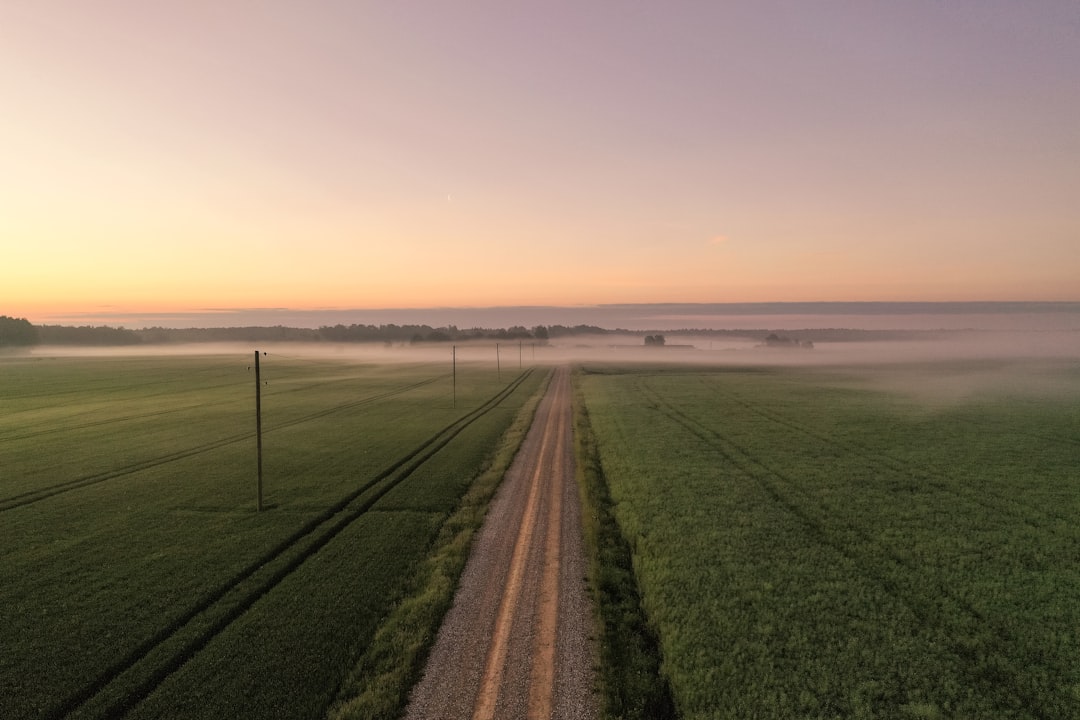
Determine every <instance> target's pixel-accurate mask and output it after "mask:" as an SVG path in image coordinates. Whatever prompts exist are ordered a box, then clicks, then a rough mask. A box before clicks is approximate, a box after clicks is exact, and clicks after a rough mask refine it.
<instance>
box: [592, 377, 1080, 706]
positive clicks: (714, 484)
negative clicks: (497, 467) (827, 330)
mask: <svg viewBox="0 0 1080 720" xmlns="http://www.w3.org/2000/svg"><path fill="white" fill-rule="evenodd" d="M576 382H577V383H578V391H579V394H580V397H582V398H583V399H584V406H585V409H586V411H587V415H588V422H589V426H590V427H591V433H592V436H593V439H594V441H595V446H596V448H597V454H598V457H599V461H600V466H601V468H602V472H603V477H604V479H605V481H606V483H607V486H608V489H609V491H610V496H611V501H612V507H613V514H614V516H615V518H616V520H617V524H618V526H619V528H620V529H621V532H622V534H623V536H624V538H625V540H626V542H627V544H628V546H629V548H630V553H631V555H632V562H633V568H634V573H635V575H636V577H637V583H638V586H639V589H640V593H641V598H642V600H641V602H642V605H643V607H644V610H645V612H646V615H647V617H648V619H649V623H650V624H651V626H652V628H653V630H654V631H655V633H656V635H657V637H658V643H659V646H660V651H661V654H662V671H663V673H664V675H665V676H666V678H667V680H668V681H669V683H670V688H671V693H672V695H673V697H674V703H675V705H676V707H677V710H678V712H679V714H680V715H681V716H682V717H686V718H718V717H722V718H766V717H767V718H774V717H775V718H781V717H790V718H796V717H798V718H936V717H950V718H990V717H993V718H1076V717H1080V365H1078V364H1077V363H1075V362H1072V363H1068V362H1063V361H1061V362H1053V361H1028V362H1025V363H1013V362H1009V361H1004V360H1001V361H963V362H961V361H948V362H945V361H942V362H928V363H924V364H921V365H908V366H901V365H896V366H885V365H878V366H862V367H849V368H843V367H832V368H816V369H815V368H797V367H782V368H781V367H757V368H738V367H726V368H725V367H712V368H695V367H681V368H677V367H644V366H641V367H629V366H623V367H620V366H601V365H597V364H587V365H585V366H584V367H583V368H582V371H581V372H580V373H579V374H578V376H577V379H576Z"/></svg>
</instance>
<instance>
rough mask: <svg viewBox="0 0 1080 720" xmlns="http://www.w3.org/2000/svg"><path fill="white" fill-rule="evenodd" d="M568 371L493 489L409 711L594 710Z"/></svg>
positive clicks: (541, 714) (460, 714) (518, 713)
mask: <svg viewBox="0 0 1080 720" xmlns="http://www.w3.org/2000/svg"><path fill="white" fill-rule="evenodd" d="M571 428H572V423H571V402H570V374H569V370H568V369H566V368H559V369H557V370H556V371H555V373H554V375H553V377H552V380H551V384H550V386H549V387H548V390H547V393H546V395H545V396H544V398H543V400H542V401H541V403H540V406H539V407H538V408H537V412H536V417H535V419H534V420H533V424H532V427H531V428H530V430H529V432H528V434H527V435H526V438H525V442H524V443H523V444H522V446H521V449H520V450H519V452H518V455H517V457H516V458H515V460H514V463H513V465H512V466H511V468H510V470H509V472H508V473H507V475H506V477H505V478H504V480H503V483H502V485H501V486H500V488H499V491H498V493H496V495H495V498H494V499H493V500H492V504H491V507H490V508H489V510H488V514H487V517H486V519H485V521H484V526H483V528H481V530H480V533H479V534H478V536H477V537H476V539H475V541H474V543H473V549H472V554H471V555H470V557H469V562H468V564H467V565H466V567H465V572H464V574H463V575H462V578H461V583H460V586H459V587H458V590H457V594H456V595H455V597H454V605H453V607H452V608H451V610H450V612H449V613H447V616H446V619H445V620H444V621H443V626H442V628H441V629H440V631H439V637H438V639H437V640H436V642H435V647H434V649H433V650H432V653H431V656H430V658H429V659H428V665H427V668H426V669H425V671H424V677H423V679H422V680H421V682H420V683H419V684H418V685H417V686H416V688H415V689H414V690H413V695H412V698H411V700H410V703H409V709H408V713H407V715H406V717H407V718H410V719H417V720H419V719H421V718H422V719H424V720H435V719H442V718H446V719H447V720H449V719H451V718H452V719H454V720H459V719H462V720H464V719H468V720H489V719H491V718H499V720H504V719H507V718H530V719H532V718H545V719H546V718H560V719H562V718H582V719H587V718H593V717H595V716H596V712H595V707H596V700H595V698H594V696H593V665H594V655H593V647H592V642H591V640H590V633H591V631H592V626H591V615H590V609H589V598H588V595H587V590H586V584H585V572H586V565H585V554H584V548H583V545H582V535H581V509H580V503H579V500H578V493H577V484H576V482H575V479H574V453H573V444H572V436H571Z"/></svg>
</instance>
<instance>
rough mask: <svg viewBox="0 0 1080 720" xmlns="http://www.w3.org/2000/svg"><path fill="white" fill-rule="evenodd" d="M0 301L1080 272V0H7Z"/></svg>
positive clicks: (1009, 295) (761, 288) (1045, 287)
mask: <svg viewBox="0 0 1080 720" xmlns="http://www.w3.org/2000/svg"><path fill="white" fill-rule="evenodd" d="M0 158H2V160H0V258H2V260H0V314H7V315H12V316H16V317H27V318H30V319H31V320H33V321H35V322H47V321H48V320H49V319H50V318H54V317H61V316H63V317H71V316H73V315H77V316H80V317H86V318H93V317H97V316H109V315H115V314H116V313H137V312H142V313H190V312H200V311H204V310H205V311H213V312H222V311H230V312H231V311H235V310H238V309H252V308H279V309H281V308H287V309H297V310H316V309H330V310H341V309H349V308H424V307H489V306H521V305H556V306H591V305H600V304H606V303H722V302H763V301H793V302H795V301H959V300H963V301H975V300H1009V301H1017V300H1019V301H1025V300H1038V301H1076V300H1080V207H1078V206H1080V4H1077V3H1076V2H1075V0H1030V1H1028V2H1015V1H1013V0H1009V1H1007V2H1006V1H1001V0H949V1H948V2H942V1H941V0H908V1H906V2H902V3H897V2H891V1H886V0H858V1H857V0H821V1H816V2H805V0H792V1H790V2H781V1H777V0H760V1H755V2H719V1H711V2H670V3H666V2H665V3H660V2H633V1H619V2H614V1H596V2H584V3H583V2H561V1H559V0H555V1H553V2H487V1H486V0H485V1H478V2H456V3H451V2H408V3H400V2H379V3H375V2H361V1H350V2H346V1H344V0H342V1H322V2H275V1H272V0H265V1H262V0H261V1H258V2H256V1H255V0H235V1H226V2H221V1H220V0H214V1H213V2H203V1H201V0H189V1H188V2H182V3H148V2H141V1H136V0H131V1H126V0H125V1H118V0H100V1H99V2H92V3H91V2H81V1H79V2H71V1H62V0H61V1H52V0H2V2H0Z"/></svg>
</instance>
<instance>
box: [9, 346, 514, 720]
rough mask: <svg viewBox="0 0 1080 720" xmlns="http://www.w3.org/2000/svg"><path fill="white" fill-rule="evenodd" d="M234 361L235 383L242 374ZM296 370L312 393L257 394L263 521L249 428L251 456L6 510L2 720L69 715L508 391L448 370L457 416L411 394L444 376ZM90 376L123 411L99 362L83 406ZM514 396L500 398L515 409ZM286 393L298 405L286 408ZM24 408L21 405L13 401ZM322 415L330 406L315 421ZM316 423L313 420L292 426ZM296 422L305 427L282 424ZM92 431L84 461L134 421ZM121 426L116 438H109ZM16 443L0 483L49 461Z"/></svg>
mask: <svg viewBox="0 0 1080 720" xmlns="http://www.w3.org/2000/svg"><path fill="white" fill-rule="evenodd" d="M178 360H179V359H176V358H171V359H167V360H166V359H161V358H140V359H139V362H140V363H145V364H147V365H154V366H155V367H156V368H157V373H158V377H160V378H170V377H171V376H172V374H173V373H174V372H176V370H177V366H174V365H172V364H171V362H172V361H178ZM220 363H221V359H220V358H212V359H210V360H208V366H209V367H214V368H216V367H218V366H220ZM238 365H239V368H240V370H239V373H240V375H241V376H243V373H244V366H243V365H242V363H240V364H238ZM306 365H307V364H305V363H299V362H297V363H295V367H293V368H292V371H293V375H292V377H294V378H296V382H295V383H294V385H295V386H296V387H300V386H301V385H303V384H304V383H305V382H306V384H307V385H308V386H309V389H308V390H306V391H297V392H288V393H287V392H284V391H281V392H279V394H278V396H277V397H276V398H275V397H274V396H273V395H272V394H270V393H269V392H268V393H267V394H268V395H269V399H271V400H272V401H273V402H270V403H267V402H265V401H266V400H267V397H266V396H264V409H265V410H266V415H267V416H269V418H271V419H270V422H269V423H268V424H269V425H270V426H271V427H274V424H273V423H274V422H278V423H279V427H280V429H279V430H278V431H276V437H277V440H276V441H275V439H274V438H275V432H270V433H268V434H267V438H266V440H267V443H266V469H267V481H266V498H267V503H268V505H269V506H270V507H271V509H270V511H269V512H264V513H262V514H256V513H255V512H254V447H253V446H254V440H253V435H252V441H251V443H250V445H251V447H246V448H245V447H243V444H242V443H241V444H237V445H236V446H233V445H229V446H225V447H220V448H217V449H214V450H212V451H209V452H206V453H203V454H200V455H195V456H190V457H186V458H182V459H179V460H167V461H164V462H162V463H160V464H158V465H155V466H154V467H152V468H148V469H143V470H140V471H138V472H132V473H128V474H125V475H122V476H118V477H116V478H113V479H110V480H108V481H106V482H101V483H98V484H95V485H93V486H91V487H86V488H81V489H78V490H74V491H72V492H68V493H65V494H61V495H56V496H54V497H50V498H48V499H45V500H41V501H40V502H36V503H32V504H30V505H27V506H24V507H18V508H14V509H11V510H8V511H6V512H4V513H3V520H4V522H3V523H0V534H2V535H3V542H2V544H0V547H2V549H0V570H2V571H3V572H4V575H5V577H6V578H8V579H9V581H8V582H6V583H5V584H4V585H3V587H2V588H0V608H3V612H4V616H5V618H10V619H11V620H10V622H6V623H5V624H4V627H3V628H0V635H2V637H0V644H3V646H4V648H5V652H4V653H3V654H2V657H0V711H2V714H3V715H4V717H41V716H48V715H49V714H50V713H55V712H56V710H57V709H58V708H62V707H71V706H70V702H71V701H70V699H71V698H79V697H83V700H85V699H86V697H85V696H86V693H87V689H88V688H89V689H90V691H91V692H90V695H91V696H92V695H93V694H94V692H96V691H94V690H93V686H94V683H95V682H97V680H95V679H96V678H103V677H104V678H108V677H109V676H110V670H109V668H111V667H118V669H122V667H123V659H124V658H125V657H129V656H132V653H135V655H134V656H132V657H138V655H139V654H140V652H141V651H140V650H139V648H141V647H146V643H148V642H151V643H152V642H154V638H155V637H158V636H160V634H161V632H162V631H163V629H168V628H169V627H171V626H173V625H175V624H176V623H177V622H182V621H183V618H184V617H185V616H186V615H189V614H190V613H191V609H192V608H196V609H197V608H198V607H200V606H201V605H203V604H205V602H206V601H207V600H206V599H207V598H208V596H213V594H214V593H215V592H216V590H215V588H219V587H221V586H222V583H227V582H228V579H229V578H230V577H233V576H236V574H237V573H242V572H244V568H245V567H248V566H250V564H251V563H252V562H254V561H256V560H257V559H258V558H259V557H260V556H261V555H262V554H264V553H266V552H267V550H268V549H270V548H272V547H274V546H275V545H277V544H280V543H281V542H283V541H285V540H287V539H288V538H289V537H290V535H293V534H295V533H296V532H297V530H298V529H299V528H302V527H303V525H304V523H306V522H309V521H310V519H311V518H312V517H314V516H316V515H317V514H318V513H320V512H323V511H324V510H325V509H326V508H327V507H330V506H331V505H332V504H333V503H334V502H336V501H337V500H338V499H339V498H341V497H342V496H344V495H346V494H347V493H349V492H350V491H351V490H352V489H353V488H355V487H356V486H357V485H358V484H359V483H361V482H363V481H364V479H365V478H367V477H370V476H371V475H373V474H375V473H377V472H379V470H380V469H382V468H384V467H386V466H387V465H389V464H391V463H392V462H394V460H395V458H399V457H401V456H402V455H404V454H407V453H408V452H409V451H410V449H411V448H415V447H416V446H417V445H418V444H419V443H421V442H423V441H424V439H425V438H426V437H429V436H430V435H431V434H432V433H433V432H435V431H436V430H437V429H438V428H440V427H445V426H446V424H448V423H450V422H453V420H454V419H455V418H460V417H463V416H464V415H465V414H466V413H467V412H469V410H470V409H472V408H475V407H478V406H479V405H480V404H481V403H483V402H484V401H486V400H487V399H489V398H490V397H491V396H492V395H493V394H494V393H495V392H496V391H497V390H498V389H499V388H501V387H504V386H505V383H501V384H500V383H499V381H498V379H497V378H496V377H495V373H494V372H488V371H487V370H486V369H483V368H472V369H471V370H469V371H467V372H464V373H462V375H461V376H459V387H458V407H457V408H454V406H453V403H452V397H451V395H450V388H449V383H448V382H445V383H426V384H421V385H418V386H417V384H418V383H420V382H421V381H426V380H427V379H430V378H431V377H432V376H433V374H432V373H433V370H435V375H434V376H435V377H438V376H439V375H438V373H441V371H442V368H437V369H434V368H432V367H431V366H424V365H415V366H398V367H393V368H386V367H379V366H355V365H349V364H347V363H345V364H339V365H338V366H337V368H336V372H337V375H338V376H337V377H335V379H334V381H333V382H327V381H325V375H326V373H325V370H326V368H325V367H322V366H316V367H314V368H309V367H306ZM179 366H180V367H183V368H185V369H190V368H191V360H190V359H187V358H185V359H182V361H180V362H179ZM46 367H47V366H46ZM53 367H56V366H53ZM95 369H96V372H97V375H96V377H98V378H99V379H100V381H101V385H100V386H98V390H99V391H100V393H101V394H102V395H103V396H104V397H105V398H106V400H104V402H106V403H107V404H112V406H113V412H114V417H121V416H129V415H131V414H132V408H131V407H129V406H128V405H127V403H126V401H121V400H116V399H115V398H113V397H112V396H111V395H110V393H112V392H113V391H114V390H115V389H116V387H117V384H116V379H115V368H113V367H111V366H110V365H109V364H108V363H107V362H105V361H98V362H95V363H91V364H90V367H89V368H88V367H83V366H80V367H79V370H78V372H79V373H80V375H79V379H80V381H81V382H80V383H75V384H74V385H77V386H78V387H79V388H81V389H80V390H79V392H81V393H82V394H83V395H82V396H81V397H82V398H83V400H82V402H85V403H86V404H94V403H95V402H98V403H100V402H103V400H102V398H101V397H98V398H97V400H95V399H94V393H95V386H94V383H93V382H90V380H92V379H93V378H94V377H95V372H93V371H94V370H95ZM147 373H148V375H147V377H148V378H152V377H153V374H152V373H150V372H149V371H147ZM205 374H206V375H207V376H211V375H214V374H215V373H213V372H207V373H205ZM269 375H270V379H269V382H270V384H269V385H268V386H267V387H268V388H272V387H274V383H275V380H274V374H273V373H269ZM369 375H370V376H371V379H367V376H369ZM342 376H344V379H342ZM58 377H59V378H62V377H63V373H59V374H58ZM305 378H306V379H305ZM22 380H25V378H22ZM244 380H245V386H247V387H248V392H245V393H244V394H245V395H246V396H247V397H246V399H238V402H240V403H242V404H243V405H248V406H249V407H247V410H248V411H249V413H250V414H249V422H250V424H252V425H253V424H254V411H253V407H252V406H253V386H250V385H248V383H247V381H248V380H249V378H248V377H244ZM57 382H59V380H57ZM163 382H164V381H163ZM170 383H171V381H169V382H165V383H164V384H165V385H169V384H170ZM60 384H61V385H63V386H64V387H65V390H64V392H63V393H59V392H58V393H53V394H49V393H48V392H46V393H45V394H44V396H43V399H42V407H43V408H46V407H47V406H49V404H50V403H51V402H53V400H55V396H56V395H59V394H62V395H63V396H64V397H65V398H66V399H67V400H69V401H72V402H76V403H78V402H80V401H79V399H78V397H79V396H78V394H77V393H76V392H75V391H74V390H72V389H71V386H72V385H73V384H72V383H67V384H66V385H65V384H63V383H60ZM135 385H136V387H141V388H142V389H143V390H144V391H146V392H153V393H155V394H160V385H159V384H155V383H153V382H151V381H150V379H145V381H143V382H141V383H136V384H135ZM39 386H42V387H44V386H45V384H40V385H39ZM408 386H416V387H415V388H414V389H413V390H410V391H408V392H405V393H402V394H388V393H387V391H390V390H394V389H395V388H402V387H408ZM279 387H280V386H279ZM310 388H314V389H310ZM7 390H8V388H5V391H7ZM219 391H220V389H219V388H218V387H216V386H215V387H213V388H208V389H207V395H206V399H207V402H208V403H212V402H219V401H220V398H219V395H218V394H219ZM184 392H185V393H189V392H190V388H186V389H185V391H184ZM315 392H319V393H321V399H322V403H321V404H320V403H319V402H318V399H317V398H313V393H315ZM15 394H18V393H17V392H16V393H15ZM24 394H25V393H24ZM365 395H382V396H384V397H383V399H382V400H381V401H379V402H376V403H363V404H357V403H356V402H355V400H354V399H355V398H357V397H360V398H362V397H364V396H365ZM516 397H517V396H516V395H515V399H514V400H511V401H510V402H509V404H513V403H514V402H517V400H516ZM287 398H299V400H298V401H296V403H295V404H293V405H288V404H286V402H285V400H286V399H287ZM20 402H22V403H24V405H25V404H28V403H29V401H28V400H27V399H26V398H25V397H23V398H21V399H20ZM132 402H134V400H132ZM327 408H342V409H340V410H338V411H335V412H333V413H330V414H326V413H325V410H326V409H327ZM52 411H53V412H55V413H57V416H58V417H62V416H63V414H64V412H66V411H65V409H64V405H63V404H56V405H54V406H53V410H52ZM41 412H44V410H42V411H41ZM237 412H238V413H239V412H240V410H239V409H237ZM135 414H138V413H135ZM275 415H276V417H275ZM313 415H318V417H313V418H312V419H310V420H303V418H305V417H311V416H313ZM177 418H179V419H180V422H179V424H178V426H177V428H176V431H177V432H176V437H178V438H180V439H181V441H182V442H185V443H186V442H189V438H190V435H189V434H187V431H188V430H190V428H191V427H192V426H195V427H198V428H200V429H201V430H202V432H203V433H204V434H203V436H202V437H204V438H212V437H214V436H215V435H220V434H221V433H223V432H227V430H228V429H231V428H229V427H228V425H229V423H225V424H221V423H216V422H212V421H208V422H206V423H205V424H200V423H197V422H193V421H192V419H191V418H190V417H186V416H184V415H183V414H179V415H177ZM100 419H107V418H100ZM297 419H300V420H302V421H301V422H294V423H292V424H291V425H289V424H288V422H287V421H289V420H297ZM98 427H99V428H100V434H99V435H98V437H97V438H96V445H97V446H99V447H97V448H96V449H95V450H94V452H96V453H100V454H103V455H107V454H108V450H107V448H108V447H109V446H110V445H113V444H115V445H116V446H118V447H129V446H130V445H129V443H130V439H129V433H130V434H135V435H137V434H138V427H139V424H138V423H135V424H134V425H130V424H126V423H125V422H120V421H118V422H103V423H99V425H98ZM118 429H122V432H120V433H117V430H118ZM64 434H65V433H64V432H62V431H61V432H57V433H42V435H43V436H50V435H57V436H63V435H64ZM70 439H71V437H69V440H70ZM20 442H22V441H17V442H16V446H17V447H16V448H15V449H14V451H13V450H12V448H11V447H9V446H7V445H6V444H0V452H4V453H6V455H5V459H6V460H8V461H9V462H7V463H6V464H5V465H4V468H5V475H4V480H5V483H4V485H5V486H6V485H7V484H8V483H7V480H8V479H9V478H10V477H12V476H14V477H16V478H17V477H18V476H19V473H20V472H21V471H22V470H26V471H28V472H29V471H32V470H34V469H35V468H37V466H39V465H47V464H48V463H49V462H50V461H51V458H50V457H49V456H47V455H45V456H39V457H37V458H34V457H33V456H32V455H31V454H29V453H27V452H26V451H25V448H24V447H22V446H19V445H18V443H20ZM175 448H176V444H173V443H170V442H168V441H166V440H161V444H160V445H159V446H158V447H157V450H156V452H157V453H158V455H159V456H161V457H164V456H167V455H169V454H170V452H173V451H175ZM72 451H73V452H74V453H75V454H79V453H87V452H90V451H87V450H86V449H85V448H83V447H82V438H81V437H80V438H78V439H77V441H76V442H74V443H73V447H72ZM294 454H300V455H302V458H303V459H304V460H305V462H300V463H298V462H297V461H296V458H295V455H294ZM13 459H14V460H17V462H11V461H12V460H13ZM118 662H119V663H121V664H120V665H119V666H117V663H118ZM65 698H67V699H68V700H65ZM82 702H83V701H82V700H80V701H78V702H77V703H76V707H77V706H78V705H80V704H82Z"/></svg>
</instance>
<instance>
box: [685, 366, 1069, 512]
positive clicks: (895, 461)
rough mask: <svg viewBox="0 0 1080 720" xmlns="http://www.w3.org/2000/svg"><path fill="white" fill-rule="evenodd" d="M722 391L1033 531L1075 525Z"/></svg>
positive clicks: (805, 431) (809, 433) (827, 441)
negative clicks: (1056, 523)
mask: <svg viewBox="0 0 1080 720" xmlns="http://www.w3.org/2000/svg"><path fill="white" fill-rule="evenodd" d="M702 383H703V384H704V385H705V386H706V387H707V388H710V389H712V390H714V391H715V390H720V388H718V387H717V386H716V385H715V384H713V383H706V382H704V380H702ZM721 392H724V394H725V395H726V396H727V397H728V398H729V399H730V400H731V401H732V402H734V403H736V404H737V405H739V406H740V407H742V408H744V409H746V410H749V411H750V412H752V413H754V414H756V415H758V416H759V417H761V418H764V419H765V420H768V421H770V422H773V423H776V424H777V425H781V426H783V427H786V428H788V429H790V430H795V431H796V432H799V433H801V434H803V435H806V436H808V437H811V438H814V439H815V440H817V441H819V442H821V443H823V444H825V445H829V446H831V447H834V448H838V449H840V450H843V451H844V452H846V453H849V454H851V455H853V456H856V457H860V458H862V459H864V460H866V461H868V462H869V463H870V464H871V465H872V466H876V467H877V468H879V469H884V470H887V471H890V472H893V473H897V474H900V475H903V476H905V477H911V478H914V479H916V480H919V481H921V482H924V483H926V484H928V485H929V486H930V487H932V488H933V489H934V490H935V491H938V492H941V493H944V494H946V495H952V496H953V497H956V498H960V499H962V500H965V501H967V502H971V503H974V504H975V505H980V506H982V507H983V508H986V509H987V510H992V511H994V512H995V513H998V512H1000V513H1007V514H1009V515H1013V516H1015V517H1017V519H1019V520H1021V521H1022V522H1024V523H1025V524H1027V525H1029V526H1031V527H1033V528H1036V529H1042V527H1043V525H1042V524H1040V523H1039V522H1036V521H1035V520H1032V519H1031V516H1036V517H1038V518H1039V519H1040V520H1043V521H1045V520H1048V519H1049V520H1057V521H1061V522H1064V523H1068V524H1072V522H1073V521H1074V520H1075V518H1074V517H1073V516H1072V515H1071V514H1068V513H1064V512H1061V513H1059V512H1054V511H1053V510H1052V509H1049V508H1040V507H1036V506H1034V505H1031V504H1028V503H1024V502H1021V501H1020V500H1018V499H1017V498H1016V497H1015V496H1012V495H1003V494H1002V493H998V492H994V491H993V490H991V489H989V488H986V487H980V488H978V489H974V488H969V487H967V486H961V487H957V486H956V485H954V484H950V483H947V482H945V481H944V480H942V479H940V478H939V477H937V474H936V473H935V472H934V471H933V470H931V469H929V468H927V467H925V466H922V465H920V464H919V463H916V462H912V461H910V460H903V459H901V458H897V457H894V456H892V455H890V454H888V453H887V452H885V451H883V450H880V449H872V448H867V447H865V446H862V445H858V444H855V443H850V442H845V441H843V440H838V439H836V438H833V437H829V436H827V435H822V434H821V433H818V432H815V431H814V430H811V429H809V428H807V427H805V426H804V425H801V424H800V423H798V422H796V421H794V420H792V419H791V418H789V417H787V416H785V415H782V414H781V413H777V412H775V411H770V410H765V409H763V408H761V407H758V406H756V405H754V403H752V402H750V401H748V400H745V399H743V398H741V397H739V396H738V395H736V394H735V393H732V392H730V391H723V390H721ZM968 422H970V423H971V424H974V425H976V426H978V424H977V423H975V422H974V421H968ZM1031 437H1035V436H1031Z"/></svg>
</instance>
